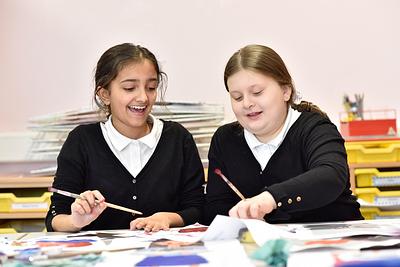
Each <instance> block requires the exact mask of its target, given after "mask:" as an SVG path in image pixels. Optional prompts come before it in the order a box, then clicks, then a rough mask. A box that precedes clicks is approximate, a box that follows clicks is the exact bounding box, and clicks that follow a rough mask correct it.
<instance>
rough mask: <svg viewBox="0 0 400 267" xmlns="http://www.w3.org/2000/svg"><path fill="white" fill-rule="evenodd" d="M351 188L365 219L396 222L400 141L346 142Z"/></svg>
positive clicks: (399, 139)
mask: <svg viewBox="0 0 400 267" xmlns="http://www.w3.org/2000/svg"><path fill="white" fill-rule="evenodd" d="M346 150H347V155H348V161H349V171H350V185H351V189H352V191H353V194H354V195H356V196H357V197H358V198H359V200H360V201H361V202H362V203H363V204H362V206H361V213H362V214H363V216H364V217H365V218H366V219H384V218H399V217H400V209H399V208H397V207H399V206H400V190H399V188H400V138H393V137H392V138H382V139H377V138H375V139H374V138H370V139H364V140H357V141H346Z"/></svg>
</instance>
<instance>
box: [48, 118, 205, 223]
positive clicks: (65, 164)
mask: <svg viewBox="0 0 400 267" xmlns="http://www.w3.org/2000/svg"><path fill="white" fill-rule="evenodd" d="M57 164H58V168H57V172H56V177H55V180H54V183H53V187H55V188H57V189H62V190H66V191H70V192H73V193H77V194H79V193H82V192H84V191H85V190H99V191H100V192H101V193H102V194H103V196H104V197H105V199H106V201H107V202H110V203H113V204H117V205H122V206H125V207H128V208H131V209H135V210H138V211H141V212H143V216H150V215H152V214H154V213H155V212H161V211H164V212H177V213H178V214H179V215H180V216H181V217H182V218H183V220H184V222H185V224H192V223H195V222H197V221H199V219H200V218H201V210H202V206H203V205H204V193H203V187H202V185H203V184H204V170H203V166H202V163H201V160H200V157H199V154H198V151H197V148H196V145H195V143H194V140H193V138H192V136H191V134H190V133H189V132H188V131H187V130H186V129H185V128H183V127H182V126H181V125H180V124H178V123H176V122H171V121H165V122H164V127H163V130H162V134H161V138H160V140H159V143H158V144H157V147H156V149H155V151H154V153H153V155H152V156H151V157H150V159H149V161H148V162H147V164H146V165H145V166H144V168H143V169H142V170H141V171H140V173H139V174H138V175H137V177H133V176H132V175H131V174H130V173H129V171H128V170H127V169H126V168H125V167H124V166H123V165H122V163H121V162H120V161H119V160H118V158H117V157H116V156H115V155H114V153H113V152H112V151H111V149H110V147H109V146H108V144H107V143H106V141H105V139H104V137H103V133H102V131H101V127H100V124H99V123H96V124H90V125H81V126H78V127H77V128H75V129H74V130H73V131H71V132H70V134H69V136H68V138H67V140H66V141H65V143H64V145H63V147H62V149H61V151H60V154H59V156H58V158H57ZM73 201H74V199H71V198H69V197H65V196H62V195H59V194H53V196H52V198H51V206H50V210H49V212H48V213H47V217H46V227H47V230H48V231H53V229H52V227H51V221H52V219H53V218H54V216H55V215H57V214H71V204H72V202H73ZM134 218H136V217H133V216H132V215H131V214H130V213H127V212H123V211H119V210H115V209H111V208H107V209H106V210H105V211H104V212H103V213H102V214H101V215H100V216H99V217H98V218H97V219H96V220H95V221H93V222H92V223H91V224H90V225H88V226H86V227H84V228H82V230H99V229H127V228H129V223H130V222H131V221H132V220H133V219H134Z"/></svg>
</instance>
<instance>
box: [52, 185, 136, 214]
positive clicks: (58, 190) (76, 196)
mask: <svg viewBox="0 0 400 267" xmlns="http://www.w3.org/2000/svg"><path fill="white" fill-rule="evenodd" d="M49 191H50V192H54V193H57V194H60V195H63V196H67V197H72V198H77V199H83V200H86V199H85V198H84V197H82V196H81V195H78V194H74V193H71V192H68V191H64V190H60V189H56V188H53V187H49ZM96 203H100V201H98V200H96ZM104 203H105V204H106V206H107V207H109V208H113V209H116V210H122V211H126V212H130V213H134V214H139V215H142V214H143V213H141V212H140V211H137V210H133V209H129V208H125V207H122V206H119V205H115V204H111V203H108V202H104Z"/></svg>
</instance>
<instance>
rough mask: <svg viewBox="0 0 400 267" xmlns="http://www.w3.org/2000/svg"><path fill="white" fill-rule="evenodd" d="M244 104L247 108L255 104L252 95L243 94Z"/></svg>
mask: <svg viewBox="0 0 400 267" xmlns="http://www.w3.org/2000/svg"><path fill="white" fill-rule="evenodd" d="M243 106H244V107H245V108H251V107H253V106H254V103H253V100H252V99H251V97H248V96H243Z"/></svg>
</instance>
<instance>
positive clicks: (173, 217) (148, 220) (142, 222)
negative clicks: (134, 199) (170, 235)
mask: <svg viewBox="0 0 400 267" xmlns="http://www.w3.org/2000/svg"><path fill="white" fill-rule="evenodd" d="M171 226H183V220H182V218H181V217H180V216H179V215H178V214H176V213H172V212H157V213H154V214H153V215H151V216H149V217H143V218H137V219H135V220H133V221H131V223H130V229H131V230H136V229H144V230H145V231H146V232H158V231H160V230H169V228H170V227H171Z"/></svg>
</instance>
